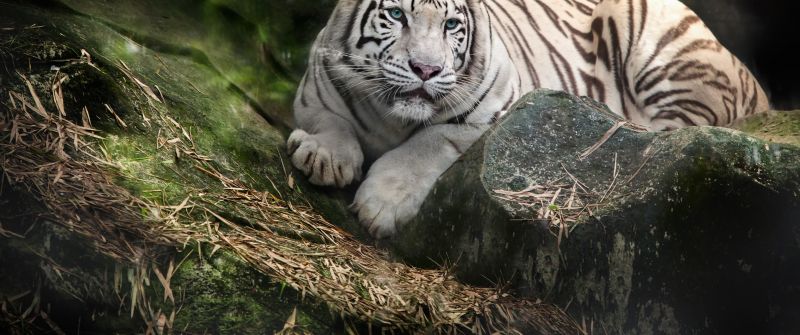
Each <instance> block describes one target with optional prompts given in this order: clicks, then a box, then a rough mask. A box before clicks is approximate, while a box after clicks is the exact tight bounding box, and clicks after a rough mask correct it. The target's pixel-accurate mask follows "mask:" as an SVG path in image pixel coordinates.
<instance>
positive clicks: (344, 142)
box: [287, 129, 364, 187]
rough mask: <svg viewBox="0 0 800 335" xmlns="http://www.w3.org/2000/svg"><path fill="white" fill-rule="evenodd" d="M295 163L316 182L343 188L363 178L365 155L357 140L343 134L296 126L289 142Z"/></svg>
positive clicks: (309, 179)
mask: <svg viewBox="0 0 800 335" xmlns="http://www.w3.org/2000/svg"><path fill="white" fill-rule="evenodd" d="M287 148H288V151H289V156H291V158H292V164H294V166H295V167H297V168H298V169H300V171H303V173H305V174H306V176H308V177H309V178H308V181H310V182H311V183H312V184H315V185H322V186H338V187H344V186H347V185H349V184H350V183H352V182H353V181H358V180H361V164H362V163H364V154H363V153H362V152H361V146H360V145H359V144H358V142H357V141H356V140H355V139H350V138H347V137H346V136H345V135H343V134H337V133H325V134H313V135H312V134H309V133H307V132H305V131H303V130H302V129H295V130H294V131H293V132H292V134H291V135H290V136H289V140H288V141H287Z"/></svg>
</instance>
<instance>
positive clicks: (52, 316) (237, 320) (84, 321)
mask: <svg viewBox="0 0 800 335" xmlns="http://www.w3.org/2000/svg"><path fill="white" fill-rule="evenodd" d="M96 4H97V5H98V6H101V5H102V4H100V3H96ZM151 5H152V4H151ZM112 13H113V12H112ZM175 13H176V14H177V15H180V13H181V11H179V10H177V9H175ZM186 20H187V22H190V21H192V20H191V19H190V18H188V17H187V18H186ZM0 22H3V27H2V28H3V29H2V30H0V47H1V48H2V49H1V50H0V51H1V52H0V59H2V61H3V64H4V66H5V67H4V68H2V69H0V83H2V85H0V94H2V95H3V96H4V97H6V98H7V97H9V94H10V93H11V92H15V93H18V94H21V95H24V96H25V97H27V98H26V99H31V96H30V93H29V89H28V88H27V86H26V81H29V82H30V83H31V85H32V87H33V90H34V91H35V92H37V94H39V96H40V98H41V101H42V103H43V105H44V108H45V109H47V110H48V111H56V110H57V106H56V105H55V104H54V102H53V101H54V99H53V96H52V92H51V91H52V87H53V85H54V83H56V82H58V83H59V86H60V89H61V90H62V91H63V96H64V99H63V102H64V110H65V112H66V114H65V117H67V118H69V119H71V120H72V121H74V122H76V123H79V124H80V123H81V122H83V120H82V119H83V113H82V110H83V109H84V107H85V108H86V111H87V112H88V116H89V118H88V121H89V122H91V125H92V126H93V127H94V128H97V129H99V130H100V131H101V134H102V137H103V138H102V139H100V140H97V142H96V143H95V144H96V145H97V146H98V147H99V148H101V152H102V153H103V155H105V159H107V160H109V161H112V162H114V167H113V168H112V170H113V173H110V175H111V176H113V178H114V179H115V180H114V182H115V183H116V184H117V185H122V186H124V187H125V188H126V189H127V190H128V191H129V192H130V193H131V194H132V195H133V196H136V197H140V198H142V199H146V200H148V201H151V202H154V203H159V204H164V205H170V204H172V205H174V204H178V203H180V202H181V200H183V199H185V198H186V197H187V196H188V195H189V194H198V193H205V194H214V193H215V192H220V191H222V188H223V186H222V185H221V184H220V183H219V181H218V180H214V179H213V178H209V177H208V176H207V175H205V174H204V173H202V172H201V171H198V170H197V169H196V168H195V167H194V165H193V164H192V162H191V160H189V159H185V157H184V156H183V155H185V154H186V153H183V152H178V151H174V150H164V145H165V143H166V142H165V141H173V140H179V141H187V142H188V141H191V144H190V145H191V147H192V148H193V149H195V150H196V151H197V152H201V153H203V154H204V155H207V156H208V158H209V159H210V160H212V161H213V162H214V164H215V165H214V166H215V167H216V168H217V169H218V170H219V171H222V172H224V173H225V174H226V175H228V176H230V177H231V178H234V179H236V180H239V181H241V182H242V183H244V184H245V185H247V186H248V187H251V188H253V189H256V190H264V191H267V192H269V193H272V194H276V195H279V196H280V197H282V198H283V199H284V200H285V201H288V202H294V203H297V204H306V203H310V202H313V203H314V204H316V205H317V208H321V209H324V210H325V211H326V212H327V213H330V214H331V216H332V217H334V218H337V219H338V220H337V222H341V223H343V224H344V225H347V224H348V222H349V224H352V225H356V223H355V222H354V221H353V219H352V218H350V217H349V215H347V210H346V204H347V203H346V202H345V201H344V200H342V199H341V198H340V197H338V196H337V195H336V194H334V195H333V196H328V195H325V193H323V192H325V191H324V190H322V191H320V190H316V189H314V188H311V187H309V186H308V184H306V183H305V182H304V180H303V179H302V178H300V176H293V173H294V172H293V171H292V170H291V167H290V166H288V165H286V164H288V162H289V160H288V158H287V157H286V156H285V149H284V135H285V132H286V130H287V129H288V128H287V127H286V126H285V124H284V123H283V121H282V120H281V119H280V118H279V117H275V118H272V119H270V120H267V119H265V118H264V117H263V114H265V113H266V112H265V110H264V108H267V107H269V106H272V105H269V104H260V103H258V102H256V101H254V100H253V98H252V97H251V96H250V95H249V94H247V92H243V90H242V89H240V87H239V86H238V84H240V83H239V82H233V81H232V80H231V77H233V75H228V74H226V73H225V72H223V71H224V69H222V70H220V69H218V68H216V67H214V66H212V65H213V64H212V63H215V62H219V63H225V60H224V59H222V58H217V59H216V60H215V62H208V61H204V58H203V57H201V56H202V53H201V52H184V51H185V50H180V49H175V48H168V47H164V48H163V49H159V50H154V49H151V48H149V47H148V43H146V42H142V40H138V39H136V37H137V36H139V35H136V34H127V32H128V31H126V30H124V29H121V28H119V27H111V26H109V25H107V24H106V23H104V22H103V21H101V20H98V19H96V18H93V17H91V16H88V15H82V14H78V13H75V12H74V11H73V10H70V9H68V8H65V7H63V6H59V5H57V4H55V3H53V2H41V3H28V2H21V3H19V4H13V3H3V4H0ZM175 29H177V28H175ZM120 31H122V33H121V32H120ZM256 36H257V35H256ZM145 41H148V40H146V39H145ZM164 45H166V44H164ZM156 46H163V45H158V44H156ZM232 49H233V48H232ZM229 56H231V57H235V56H236V55H229ZM218 57H223V56H218ZM237 59H238V57H237ZM231 64H233V63H231ZM259 80H260V81H256V82H246V83H243V85H244V84H248V83H249V84H252V85H254V87H255V86H259V87H261V88H260V89H261V90H263V91H272V92H275V93H276V94H282V95H281V97H279V98H276V99H273V100H274V101H273V103H274V104H275V106H277V105H280V104H284V102H282V101H283V100H281V99H284V98H285V97H283V95H290V94H291V90H292V89H291V87H293V85H294V84H292V82H291V79H286V78H281V77H279V76H275V75H273V74H270V75H269V76H266V77H263V78H259ZM270 85H278V86H280V85H283V86H287V87H289V88H290V89H284V90H279V89H274V87H273V86H270ZM281 92H283V93H281ZM28 101H31V100H28ZM8 103H10V102H9V101H4V102H3V104H2V106H0V109H6V108H8V106H9V105H6V104H8ZM284 107H285V106H284ZM267 112H269V113H272V112H275V113H276V114H275V115H280V113H281V112H280V109H278V108H276V109H274V110H273V109H269V110H267ZM164 115H168V116H169V118H171V119H172V120H174V124H172V123H169V122H168V124H160V123H157V122H161V121H162V120H163V119H158V118H159V117H163V116H164ZM276 120H277V121H276ZM270 122H272V123H270ZM167 127H180V129H178V128H176V130H177V134H178V135H177V136H176V137H173V138H164V137H163V136H166V135H165V134H166V133H167V132H162V131H164V130H165V129H167ZM183 131H185V133H186V135H185V136H181V135H180V134H181V132H183ZM4 154H6V153H2V154H0V155H4ZM284 162H285V163H284ZM290 180H293V181H290ZM2 189H3V199H2V205H0V218H4V219H3V220H2V223H3V225H2V227H0V230H1V231H2V232H3V237H2V238H1V239H2V246H0V249H2V257H3V260H4V261H11V260H16V259H19V260H20V261H19V262H15V264H17V265H16V266H14V267H15V268H17V269H19V271H15V272H14V275H13V276H11V275H8V276H5V275H4V276H3V285H2V287H0V291H1V292H0V294H2V295H3V297H6V298H10V297H15V296H17V295H19V294H20V293H23V292H26V291H30V292H29V293H30V294H27V295H24V296H21V297H18V300H15V302H14V305H13V306H14V308H17V307H18V308H20V309H21V310H20V311H19V312H20V315H21V314H22V313H23V312H24V311H25V310H26V308H27V307H28V306H33V305H36V306H37V307H36V308H37V309H36V310H35V313H34V314H30V313H29V314H28V315H26V317H28V319H26V320H23V321H25V322H28V321H30V322H31V323H25V322H22V323H20V322H16V321H15V320H12V319H5V320H4V321H2V324H3V325H4V328H6V327H5V326H9V327H13V329H15V330H19V331H22V332H37V331H53V330H55V329H56V328H58V327H60V328H61V329H63V330H65V331H73V330H77V329H81V330H82V331H99V332H130V333H133V332H144V330H145V329H146V327H147V324H146V322H151V321H152V317H153V315H140V314H139V313H138V312H137V313H134V314H133V315H131V312H130V309H131V308H132V306H131V301H130V294H129V293H130V292H131V291H130V290H131V285H130V283H127V282H126V280H127V279H126V278H127V274H128V273H129V272H130V271H134V272H135V273H137V276H139V277H136V278H139V279H141V280H143V281H145V279H146V282H147V283H148V284H147V285H145V288H146V290H147V293H146V294H145V296H146V297H149V302H150V303H152V304H151V305H150V306H151V307H153V309H154V310H152V311H150V312H151V313H153V314H154V315H155V313H156V312H157V311H161V312H162V314H163V315H166V316H169V315H170V313H169V312H170V311H176V312H177V313H176V315H175V316H174V320H173V327H174V328H173V329H175V330H180V331H183V332H187V333H203V332H212V333H236V334H263V333H272V332H275V331H278V330H281V329H282V328H283V326H284V322H285V321H286V320H287V319H288V318H289V317H290V315H292V313H293V311H294V310H295V308H296V309H297V312H296V314H295V320H296V325H297V327H296V328H294V331H300V332H312V333H331V332H333V331H334V330H336V329H341V327H342V326H341V324H339V323H337V321H335V320H336V318H335V317H333V316H331V314H330V312H329V311H328V310H327V309H326V308H325V307H322V306H321V302H319V301H315V300H313V299H310V298H307V299H301V295H300V293H298V292H296V291H294V290H293V289H291V288H288V287H285V286H286V285H285V284H284V283H276V282H273V281H271V280H270V278H268V277H266V276H265V275H263V274H261V273H259V272H257V271H256V270H255V269H253V268H251V267H250V266H249V265H248V264H247V263H245V262H243V261H242V260H241V259H240V258H239V256H237V255H233V254H231V253H230V252H229V251H224V250H222V251H216V250H215V248H213V246H211V245H200V246H197V245H192V244H189V245H187V249H186V250H180V248H170V247H158V246H156V247H155V248H156V249H155V250H152V252H153V254H154V255H157V256H158V257H155V258H153V259H149V260H143V264H144V265H140V264H127V263H124V262H120V261H119V260H117V259H113V258H110V257H108V256H106V255H103V254H102V253H99V252H98V251H97V249H96V248H94V247H93V245H92V243H89V242H86V241H82V237H81V236H77V235H75V234H73V233H71V232H70V231H68V230H65V229H63V228H60V227H59V226H58V225H56V224H55V223H54V222H53V221H51V220H38V219H36V216H30V215H29V214H30V213H27V212H28V211H33V213H35V214H37V215H38V214H41V215H45V216H44V217H48V216H47V214H48V209H47V208H46V207H44V204H41V203H38V202H37V201H36V200H35V198H34V197H33V195H34V194H33V193H31V190H30V189H27V188H25V187H23V186H22V185H19V184H15V185H8V184H4V185H3V187H2ZM22 199H27V200H25V201H26V202H25V205H12V204H19V201H22ZM20 207H21V208H24V209H25V212H26V213H23V214H26V215H24V216H21V218H24V220H16V221H15V220H7V219H5V218H8V217H16V215H20V213H19V212H18V211H17V210H19V209H20ZM220 210H221V214H222V215H225V216H227V217H231V218H234V219H238V220H241V221H242V222H243V223H244V224H247V220H248V218H247V217H238V216H237V214H236V213H234V209H233V208H227V210H230V212H225V210H226V208H222V209H220ZM145 214H146V213H145ZM145 214H143V215H145ZM12 221H13V224H12ZM26 231H27V234H26V233H25V232H26ZM14 234H19V235H21V236H24V238H22V237H20V236H16V235H14ZM53 236H57V237H58V239H56V238H54V237H53ZM130 242H131V244H137V243H139V242H140V241H135V240H132V241H130ZM45 245H46V246H48V248H50V249H47V248H46V247H45ZM212 251H216V252H214V253H213V255H211V254H212ZM170 260H173V261H174V263H175V264H177V263H179V262H180V261H182V263H180V264H181V266H179V267H177V268H176V270H175V273H174V276H173V277H172V281H171V283H170V287H171V289H172V290H173V293H174V296H175V301H174V302H172V301H170V300H168V299H166V298H165V297H164V288H163V287H162V284H161V283H160V282H159V280H158V279H157V278H156V277H155V275H154V272H153V271H154V269H160V270H161V271H162V272H163V271H165V269H166V268H167V266H168V264H169V261H170ZM48 262H52V264H50V263H48ZM61 265H63V266H64V268H59V266H61ZM140 266H144V270H142V271H139V269H140V268H139V267H140ZM11 268H12V266H11V264H8V263H6V264H4V266H3V271H2V272H3V273H7V274H8V273H9V270H10V269H11ZM54 268H55V269H61V271H62V273H60V274H57V273H58V270H53V269H54ZM64 269H68V270H69V272H68V274H64V273H63V271H64ZM115 269H116V270H115ZM116 271H122V283H121V284H120V283H117V284H115V283H114V280H113V278H114V274H115V272H116ZM136 271H139V272H136ZM32 292H37V293H36V295H35V300H34V294H33V293H32ZM39 292H40V293H39ZM126 295H127V296H126ZM126 299H127V300H126ZM34 302H35V303H34ZM37 304H38V305H37ZM45 306H48V307H45ZM9 307H11V305H9ZM40 310H42V311H46V313H47V315H48V316H49V320H50V321H53V322H54V323H52V325H51V323H50V322H45V321H44V319H43V318H42V316H41V315H40V314H39V312H40ZM18 316H19V315H18ZM30 318H33V320H29V319H30ZM151 325H152V324H151ZM54 327H55V328H54Z"/></svg>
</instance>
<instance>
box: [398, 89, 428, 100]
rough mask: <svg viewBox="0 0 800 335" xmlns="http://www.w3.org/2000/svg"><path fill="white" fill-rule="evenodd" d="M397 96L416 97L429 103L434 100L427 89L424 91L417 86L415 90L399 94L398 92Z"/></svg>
mask: <svg viewBox="0 0 800 335" xmlns="http://www.w3.org/2000/svg"><path fill="white" fill-rule="evenodd" d="M398 97H400V98H404V99H414V98H417V99H421V100H425V101H427V102H429V103H433V102H434V99H433V96H431V95H430V93H428V91H426V90H425V89H424V88H422V87H420V88H417V89H415V90H411V91H408V92H403V93H400V94H398Z"/></svg>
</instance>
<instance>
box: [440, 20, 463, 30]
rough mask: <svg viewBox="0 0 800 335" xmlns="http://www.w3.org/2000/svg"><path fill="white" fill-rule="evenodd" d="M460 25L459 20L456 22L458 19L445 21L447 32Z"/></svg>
mask: <svg viewBox="0 0 800 335" xmlns="http://www.w3.org/2000/svg"><path fill="white" fill-rule="evenodd" d="M459 23H461V22H459V21H458V20H456V19H448V20H447V21H445V22H444V27H445V28H446V29H447V30H452V29H456V27H458V24H459Z"/></svg>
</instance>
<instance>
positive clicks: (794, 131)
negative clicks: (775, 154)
mask: <svg viewBox="0 0 800 335" xmlns="http://www.w3.org/2000/svg"><path fill="white" fill-rule="evenodd" d="M733 128H735V129H739V130H741V131H743V132H745V133H748V134H750V135H752V136H755V137H758V138H761V139H763V140H765V141H768V142H775V143H786V144H792V145H797V146H800V111H770V112H766V113H761V114H757V115H753V116H751V117H748V118H746V119H742V120H739V121H737V122H736V123H734V124H733Z"/></svg>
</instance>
